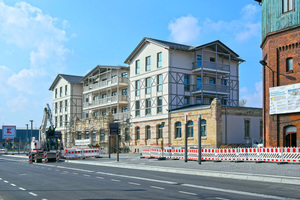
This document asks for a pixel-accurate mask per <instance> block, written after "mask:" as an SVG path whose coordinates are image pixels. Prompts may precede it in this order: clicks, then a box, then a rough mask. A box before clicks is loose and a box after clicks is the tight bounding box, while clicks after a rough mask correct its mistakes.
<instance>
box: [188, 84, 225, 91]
mask: <svg viewBox="0 0 300 200" xmlns="http://www.w3.org/2000/svg"><path fill="white" fill-rule="evenodd" d="M201 90H206V91H211V92H224V93H229V86H227V85H216V84H207V83H200V84H197V85H192V91H193V92H196V91H201Z"/></svg>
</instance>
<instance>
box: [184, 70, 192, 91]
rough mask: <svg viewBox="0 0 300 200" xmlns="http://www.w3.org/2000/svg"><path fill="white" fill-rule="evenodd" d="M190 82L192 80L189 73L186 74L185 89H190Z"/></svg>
mask: <svg viewBox="0 0 300 200" xmlns="http://www.w3.org/2000/svg"><path fill="white" fill-rule="evenodd" d="M190 84H191V81H190V75H188V74H185V75H184V91H188V92H189V91H190Z"/></svg>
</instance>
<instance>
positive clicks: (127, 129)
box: [125, 128, 130, 141]
mask: <svg viewBox="0 0 300 200" xmlns="http://www.w3.org/2000/svg"><path fill="white" fill-rule="evenodd" d="M129 140H130V133H129V128H125V141H129Z"/></svg>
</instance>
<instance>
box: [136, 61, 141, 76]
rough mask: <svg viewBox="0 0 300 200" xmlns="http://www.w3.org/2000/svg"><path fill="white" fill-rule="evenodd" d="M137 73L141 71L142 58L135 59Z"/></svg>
mask: <svg viewBox="0 0 300 200" xmlns="http://www.w3.org/2000/svg"><path fill="white" fill-rule="evenodd" d="M135 73H136V74H139V73H140V60H137V61H135Z"/></svg>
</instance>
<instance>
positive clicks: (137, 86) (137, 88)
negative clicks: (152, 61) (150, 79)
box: [135, 81, 140, 96]
mask: <svg viewBox="0 0 300 200" xmlns="http://www.w3.org/2000/svg"><path fill="white" fill-rule="evenodd" d="M135 96H140V81H135Z"/></svg>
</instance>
